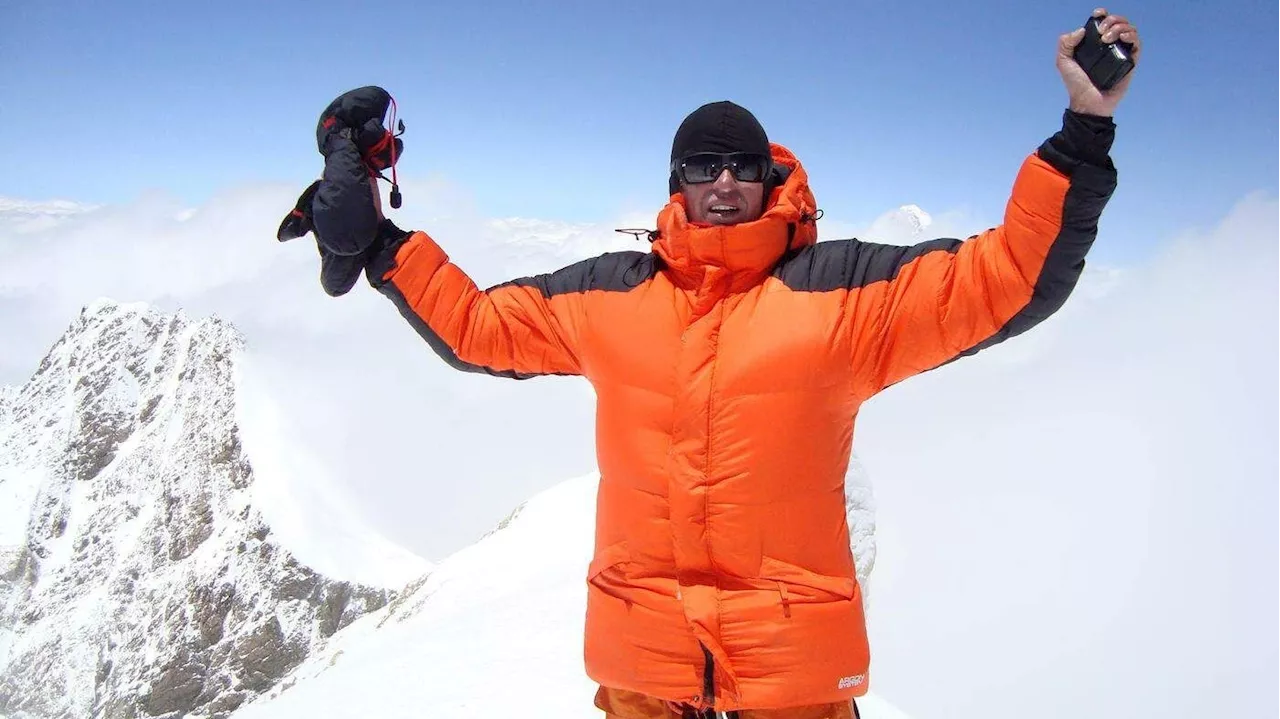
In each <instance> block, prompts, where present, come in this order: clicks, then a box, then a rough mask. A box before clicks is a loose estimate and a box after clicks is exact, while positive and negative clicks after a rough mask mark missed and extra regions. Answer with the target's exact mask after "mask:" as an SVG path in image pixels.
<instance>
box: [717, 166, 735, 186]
mask: <svg viewBox="0 0 1280 719" xmlns="http://www.w3.org/2000/svg"><path fill="white" fill-rule="evenodd" d="M737 183H738V181H737V180H735V179H733V171H732V170H730V169H729V168H727V167H726V168H724V169H723V170H721V171H720V175H719V176H718V177H716V181H715V185H714V186H715V187H733V186H734V185H736V184H737Z"/></svg>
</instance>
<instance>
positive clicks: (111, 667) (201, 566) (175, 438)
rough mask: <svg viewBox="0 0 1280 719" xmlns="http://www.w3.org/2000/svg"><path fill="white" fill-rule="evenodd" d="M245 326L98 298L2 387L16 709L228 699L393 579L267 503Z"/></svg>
mask: <svg viewBox="0 0 1280 719" xmlns="http://www.w3.org/2000/svg"><path fill="white" fill-rule="evenodd" d="M242 345H243V342H242V340H241V338H240V336H239V334H238V333H237V332H236V331H235V330H234V329H233V328H232V327H230V326H229V325H227V324H226V323H224V322H222V321H220V320H218V319H207V320H201V321H192V320H190V319H188V318H186V317H185V316H183V315H182V314H181V313H179V314H177V315H165V314H162V313H160V312H158V311H156V310H154V309H152V308H150V307H148V306H147V305H143V304H130V305H121V304H116V303H114V302H110V301H107V300H99V301H97V302H94V303H92V304H91V305H89V306H88V307H86V308H85V309H84V311H83V312H82V313H81V314H80V316H79V317H78V318H77V319H76V321H75V322H74V323H73V324H72V326H71V327H70V329H69V330H68V331H67V332H66V333H65V334H64V335H63V336H62V338H61V339H59V340H58V341H57V343H56V344H55V345H54V346H53V348H52V349H51V350H50V351H49V353H48V355H47V356H46V357H45V358H44V360H43V362H42V363H41V364H40V367H39V369H38V370H37V371H36V373H35V375H34V376H33V377H32V378H31V379H30V380H29V381H28V382H27V383H26V384H24V385H23V386H22V387H20V388H5V389H4V391H3V392H0V716H2V715H7V716H9V717H11V718H12V719H18V718H24V717H54V716H57V717H64V716H75V717H89V716H95V717H99V716H100V717H132V716H140V715H146V716H151V717H164V718H166V719H169V718H172V717H179V716H182V717H188V716H190V717H225V716H227V715H228V714H229V713H230V712H231V711H232V710H234V709H235V708H236V707H237V706H239V705H240V704H241V703H243V702H244V701H246V700H247V699H250V698H252V697H253V696H255V695H256V694H257V693H259V692H262V691H265V690H267V689H269V688H270V687H272V686H273V685H274V684H275V682H276V681H277V680H278V679H279V678H280V677H281V676H283V675H284V674H285V673H286V672H288V671H289V670H291V669H293V668H294V667H295V666H296V665H297V664H298V663H299V662H301V661H302V660H303V659H305V658H306V656H307V655H308V654H309V653H310V652H312V651H314V650H315V649H316V648H317V647H319V646H321V645H322V644H323V643H324V641H325V640H326V639H327V638H328V637H330V636H331V635H333V634H334V633H335V632H336V631H337V630H338V629H340V628H341V627H343V626H345V625H347V624H348V623H350V622H351V621H352V620H354V619H355V618H357V617H359V616H361V615H362V614H365V613H367V612H369V611H371V610H374V609H377V608H379V607H381V606H383V605H385V604H386V602H387V601H388V600H389V599H390V598H391V597H392V596H393V595H392V593H390V592H388V591H386V590H382V589H374V588H371V587H366V586H360V585H356V584H351V583H347V582H337V581H331V580H329V579H326V578H325V577H322V576H320V575H319V574H317V573H316V572H315V571H313V570H311V569H310V568H308V567H306V566H304V565H302V564H301V563H299V562H298V561H297V560H296V559H295V558H294V557H293V556H292V554H291V553H290V552H289V551H288V550H287V549H285V548H283V547H281V546H280V545H279V544H278V543H277V541H276V540H275V538H274V537H273V536H272V532H271V529H270V527H269V526H267V524H266V523H265V522H264V520H263V518H262V516H261V514H260V512H259V511H258V510H257V508H256V507H254V506H253V504H252V502H251V496H252V495H251V491H250V490H251V487H252V485H253V483H254V479H255V477H254V471H253V468H252V467H251V465H250V462H249V459H248V457H247V456H246V455H245V453H244V451H243V449H242V444H241V436H240V429H239V427H238V426H237V424H236V423H235V416H236V412H235V403H236V385H235V375H236V371H235V367H236V362H237V359H238V357H239V355H240V353H241V352H242V349H243V346H242Z"/></svg>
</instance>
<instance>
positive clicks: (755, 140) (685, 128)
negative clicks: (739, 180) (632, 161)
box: [668, 100, 770, 195]
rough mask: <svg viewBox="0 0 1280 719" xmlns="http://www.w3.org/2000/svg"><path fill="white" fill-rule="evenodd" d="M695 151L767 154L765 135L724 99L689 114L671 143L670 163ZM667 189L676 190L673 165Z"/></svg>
mask: <svg viewBox="0 0 1280 719" xmlns="http://www.w3.org/2000/svg"><path fill="white" fill-rule="evenodd" d="M699 152H756V153H759V154H761V155H764V156H765V157H768V156H769V154H770V153H769V136H768V135H766V134H765V132H764V128H763V127H762V126H761V125H760V121H759V120H757V119H756V116H755V115H752V114H751V113H750V112H749V111H748V110H747V109H746V108H745V107H742V106H740V105H735V104H734V103H732V102H729V101H728V100H721V101H720V102H711V103H707V104H706V105H703V106H702V107H700V108H698V109H697V110H694V111H693V112H691V113H689V116H688V117H686V118H685V119H684V122H682V123H680V129H678V130H676V137H675V140H674V141H672V143H671V162H672V164H673V165H674V163H675V161H676V160H679V159H682V158H685V157H688V156H689V155H692V154H695V153H699ZM668 185H669V192H670V194H672V195H674V194H676V193H677V192H679V191H680V178H679V177H677V176H676V173H675V170H674V168H673V169H672V172H671V177H670V180H669V182H668Z"/></svg>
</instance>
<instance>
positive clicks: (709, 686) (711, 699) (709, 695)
mask: <svg viewBox="0 0 1280 719" xmlns="http://www.w3.org/2000/svg"><path fill="white" fill-rule="evenodd" d="M698 646H700V647H702V656H703V657H704V658H705V659H706V660H707V662H706V664H705V665H704V669H703V670H702V693H703V694H704V695H705V696H706V699H707V704H708V706H710V707H711V709H710V710H709V712H714V711H715V703H716V660H715V658H714V657H712V656H711V651H710V650H709V649H707V647H706V645H705V644H703V643H702V642H698ZM710 715H711V716H713V717H714V716H715V714H714V713H711V714H710Z"/></svg>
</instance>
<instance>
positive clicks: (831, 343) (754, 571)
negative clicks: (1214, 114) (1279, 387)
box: [330, 11, 1139, 719]
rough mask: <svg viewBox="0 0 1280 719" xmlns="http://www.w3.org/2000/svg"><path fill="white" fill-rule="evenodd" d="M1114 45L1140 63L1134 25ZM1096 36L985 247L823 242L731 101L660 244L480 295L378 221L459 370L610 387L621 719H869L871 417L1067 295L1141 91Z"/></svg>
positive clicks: (442, 257) (386, 257) (615, 649)
mask: <svg viewBox="0 0 1280 719" xmlns="http://www.w3.org/2000/svg"><path fill="white" fill-rule="evenodd" d="M1096 14H1099V15H1105V12H1103V11H1098V12H1097V13H1096ZM1102 32H1103V33H1104V36H1103V38H1102V39H1103V41H1104V42H1112V41H1115V40H1122V41H1125V42H1128V43H1131V44H1132V45H1133V46H1134V49H1135V54H1136V50H1137V48H1138V42H1139V41H1138V35H1137V31H1136V30H1135V29H1134V27H1133V26H1132V25H1131V24H1129V23H1128V22H1127V21H1126V20H1125V19H1124V18H1122V17H1116V16H1111V17H1107V18H1106V20H1104V21H1103V24H1102ZM1081 35H1082V31H1077V32H1075V33H1070V34H1067V35H1063V36H1062V37H1061V38H1060V40H1059V45H1058V57H1057V65H1058V69H1059V71H1060V72H1061V75H1062V78H1063V81H1064V83H1065V85H1066V88H1067V92H1068V95H1069V101H1070V104H1069V108H1068V109H1067V111H1066V112H1065V113H1064V116H1063V127H1062V129H1061V130H1060V131H1059V132H1057V133H1056V134H1055V135H1053V136H1052V137H1051V138H1049V139H1048V140H1046V141H1045V142H1044V144H1042V145H1041V146H1040V147H1039V148H1038V149H1037V150H1036V151H1035V152H1033V153H1032V154H1031V155H1030V156H1029V157H1027V158H1026V160H1025V161H1024V163H1023V165H1022V168H1021V170H1020V172H1019V173H1018V175H1017V178H1016V180H1015V182H1014V185H1013V192H1012V196H1011V198H1010V200H1009V203H1008V205H1007V208H1006V212H1005V217H1004V221H1003V223H1002V224H1001V225H1000V226H999V227H996V228H994V229H991V230H987V231H986V232H983V233H981V234H979V235H975V236H973V237H971V238H969V239H968V240H967V241H963V242H962V241H960V240H953V239H939V240H932V241H929V242H924V243H921V244H918V245H915V246H912V247H897V246H890V245H880V244H874V243H870V242H862V241H859V240H841V241H832V242H822V243H818V242H817V229H816V221H817V218H818V212H817V204H816V202H815V200H814V196H813V193H812V192H811V191H810V189H809V186H808V181H807V175H806V173H805V170H804V167H803V166H802V164H801V163H800V161H799V160H798V159H797V158H796V157H795V156H794V155H793V154H792V153H791V152H790V151H789V150H787V149H786V148H785V147H783V146H782V145H779V144H776V143H771V142H769V140H768V138H767V136H766V134H765V131H764V129H763V128H762V127H761V126H760V124H759V123H758V122H757V121H756V119H755V118H754V117H753V116H752V115H751V113H749V112H747V111H746V110H745V109H743V108H741V107H739V106H737V105H734V104H732V103H728V102H720V103H713V104H709V105H705V106H703V107H701V108H699V109H698V110H696V111H695V112H694V113H693V114H691V115H690V116H689V117H688V118H687V119H686V120H685V121H684V123H682V125H681V126H680V128H679V130H678V131H677V133H676V137H675V141H674V143H673V147H672V155H671V159H672V164H671V177H670V188H669V189H670V199H669V201H668V203H667V205H666V206H665V207H664V208H663V209H662V210H661V212H660V213H659V215H658V220H657V229H656V230H654V231H653V232H651V233H650V240H651V241H652V248H651V250H650V251H649V252H617V253H609V254H605V255H601V256H599V257H594V258H591V259H587V260H584V261H582V262H579V263H577V264H574V265H571V266H569V267H566V268H564V269H561V270H559V271H556V272H553V273H550V274H545V275H539V276H536V277H527V278H521V279H517V280H513V281H511V282H507V283H504V284H502V285H498V286H496V287H492V288H489V289H487V290H481V289H479V288H478V287H476V285H475V283H474V282H472V281H471V279H470V278H469V277H468V276H467V275H466V274H465V273H464V272H463V270H462V269H460V268H459V267H457V266H456V265H454V264H453V263H451V262H450V261H449V258H448V256H447V255H446V254H445V252H444V250H443V249H441V247H440V246H439V245H438V244H436V242H435V241H434V240H433V239H432V238H431V237H430V236H428V235H427V234H425V233H423V232H404V231H401V230H399V229H398V228H396V227H395V226H394V225H393V224H391V223H390V222H389V221H387V220H385V219H384V220H382V222H381V225H380V226H379V232H378V236H377V241H376V242H374V244H373V245H372V246H370V247H369V248H368V249H367V250H360V251H361V252H363V254H362V255H360V257H361V260H360V264H361V265H363V266H364V268H365V271H366V274H367V276H368V277H369V280H370V281H371V283H372V284H373V285H374V286H375V287H377V288H378V289H379V290H380V291H381V292H382V293H383V294H385V295H386V296H387V297H388V298H390V299H391V300H392V301H393V302H394V303H395V304H396V306H397V307H398V308H399V309H400V311H401V313H402V314H403V315H404V317H405V318H406V319H407V320H408V321H409V323H410V324H411V325H412V326H413V327H414V328H415V329H416V330H417V331H418V332H419V333H420V334H421V335H422V337H423V338H424V339H425V340H426V341H427V342H428V343H429V344H430V345H431V347H432V349H434V350H435V351H436V352H437V353H438V354H439V355H440V356H441V357H442V358H443V359H444V360H445V361H446V362H448V363H449V364H450V365H452V366H454V367H456V368H458V369H461V370H466V371H472V372H485V373H488V374H492V375H497V376H502V377H511V378H519V379H522V378H527V377H532V376H536V375H545V374H562V375H582V376H584V377H585V378H586V379H587V380H588V381H590V382H591V383H592V385H593V386H594V389H595V391H596V396H597V400H598V414H597V424H598V431H597V452H598V461H599V469H600V484H599V494H598V505H597V517H596V537H595V555H594V558H593V560H592V562H591V565H590V567H589V569H588V572H587V578H586V579H587V616H586V635H585V660H586V670H587V673H588V674H589V676H590V677H591V678H592V679H593V680H595V681H596V682H598V683H599V685H600V689H599V691H598V693H597V694H596V699H595V703H596V706H597V707H599V708H600V709H602V710H603V711H605V712H606V714H607V715H608V716H610V717H619V718H624V719H641V718H645V719H657V718H659V717H662V718H671V717H680V716H711V715H713V714H715V713H716V712H719V711H724V712H727V713H728V714H729V715H730V716H735V715H736V716H737V717H741V718H742V719H802V718H803V719H837V718H843V717H850V716H852V715H853V714H855V713H856V711H857V709H856V705H855V704H854V703H853V699H854V698H855V697H858V696H861V695H863V694H864V693H866V691H867V687H868V676H869V675H868V667H869V664H870V652H869V649H868V646H867V636H866V629H865V624H864V616H863V607H862V596H861V590H860V588H859V587H858V584H857V581H856V578H855V574H854V562H853V557H852V555H851V551H850V546H849V536H848V527H847V525H846V519H845V506H844V476H845V471H846V469H847V466H848V461H849V457H850V452H851V446H852V436H853V425H854V418H855V416H856V414H857V411H858V408H859V406H860V405H861V403H862V402H864V401H866V400H867V399H868V398H870V397H871V396H873V395H875V394H876V393H877V392H879V391H880V390H882V389H884V388H886V387H888V386H890V385H892V384H894V383H896V382H899V381H901V380H903V379H906V378H907V377H910V376H912V375H914V374H918V373H920V372H924V371H927V370H929V369H932V368H935V367H938V366H940V365H943V364H946V363H948V362H950V361H952V360H954V359H957V358H959V357H961V356H965V355H970V354H973V353H975V352H977V351H979V350H981V349H983V348H986V347H990V346H992V345H994V344H996V343H998V342H1000V341H1002V340H1004V339H1006V338H1008V337H1011V336H1014V335H1016V334H1018V333H1021V332H1024V331H1026V330H1027V329H1029V328H1031V327H1032V326H1034V325H1035V324H1037V323H1038V322H1040V321H1041V320H1043V319H1044V318H1046V317H1047V316H1048V315H1050V314H1051V313H1053V312H1054V311H1056V310H1057V309H1058V308H1059V307H1060V306H1061V305H1062V304H1063V302H1065V301H1066V299H1067V296H1068V295H1069V293H1070V292H1071V290H1072V288H1073V287H1074V285H1075V283H1076V281H1077V279H1078V278H1079V275H1080V272H1081V270H1082V268H1083V264H1084V263H1083V258H1084V256H1085V254H1086V253H1087V251H1088V250H1089V248H1090V246H1091V244H1092V242H1093V240H1094V237H1095V236H1096V233H1097V224H1098V219H1099V216H1100V215H1101V213H1102V210H1103V208H1104V206H1105V205H1106V203H1107V201H1108V199H1109V198H1110V196H1111V194H1112V192H1113V191H1114V188H1115V184H1116V171H1115V168H1114V166H1113V164H1112V162H1111V160H1110V157H1109V155H1108V153H1109V149H1110V146H1111V143H1112V139H1113V137H1114V127H1115V126H1114V124H1113V122H1112V120H1111V116H1112V115H1113V113H1114V111H1115V108H1116V105H1117V104H1118V103H1119V101H1120V99H1121V97H1123V96H1124V94H1125V92H1126V91H1127V89H1128V85H1129V81H1130V80H1131V75H1130V76H1129V77H1126V78H1125V79H1124V80H1122V81H1121V82H1120V83H1119V84H1118V85H1116V86H1114V87H1113V88H1112V89H1111V90H1109V91H1106V92H1102V91H1099V90H1098V89H1097V88H1095V87H1094V85H1093V84H1092V83H1091V82H1090V80H1089V78H1088V77H1087V75H1086V74H1085V72H1084V71H1083V70H1082V69H1081V67H1080V66H1079V65H1078V64H1077V63H1076V62H1075V61H1074V60H1073V56H1072V52H1073V48H1074V47H1075V45H1076V44H1077V43H1079V42H1080V40H1081ZM330 139H331V140H332V137H330ZM346 141H347V142H350V140H346ZM335 142H336V141H335ZM335 147H336V145H335Z"/></svg>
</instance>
